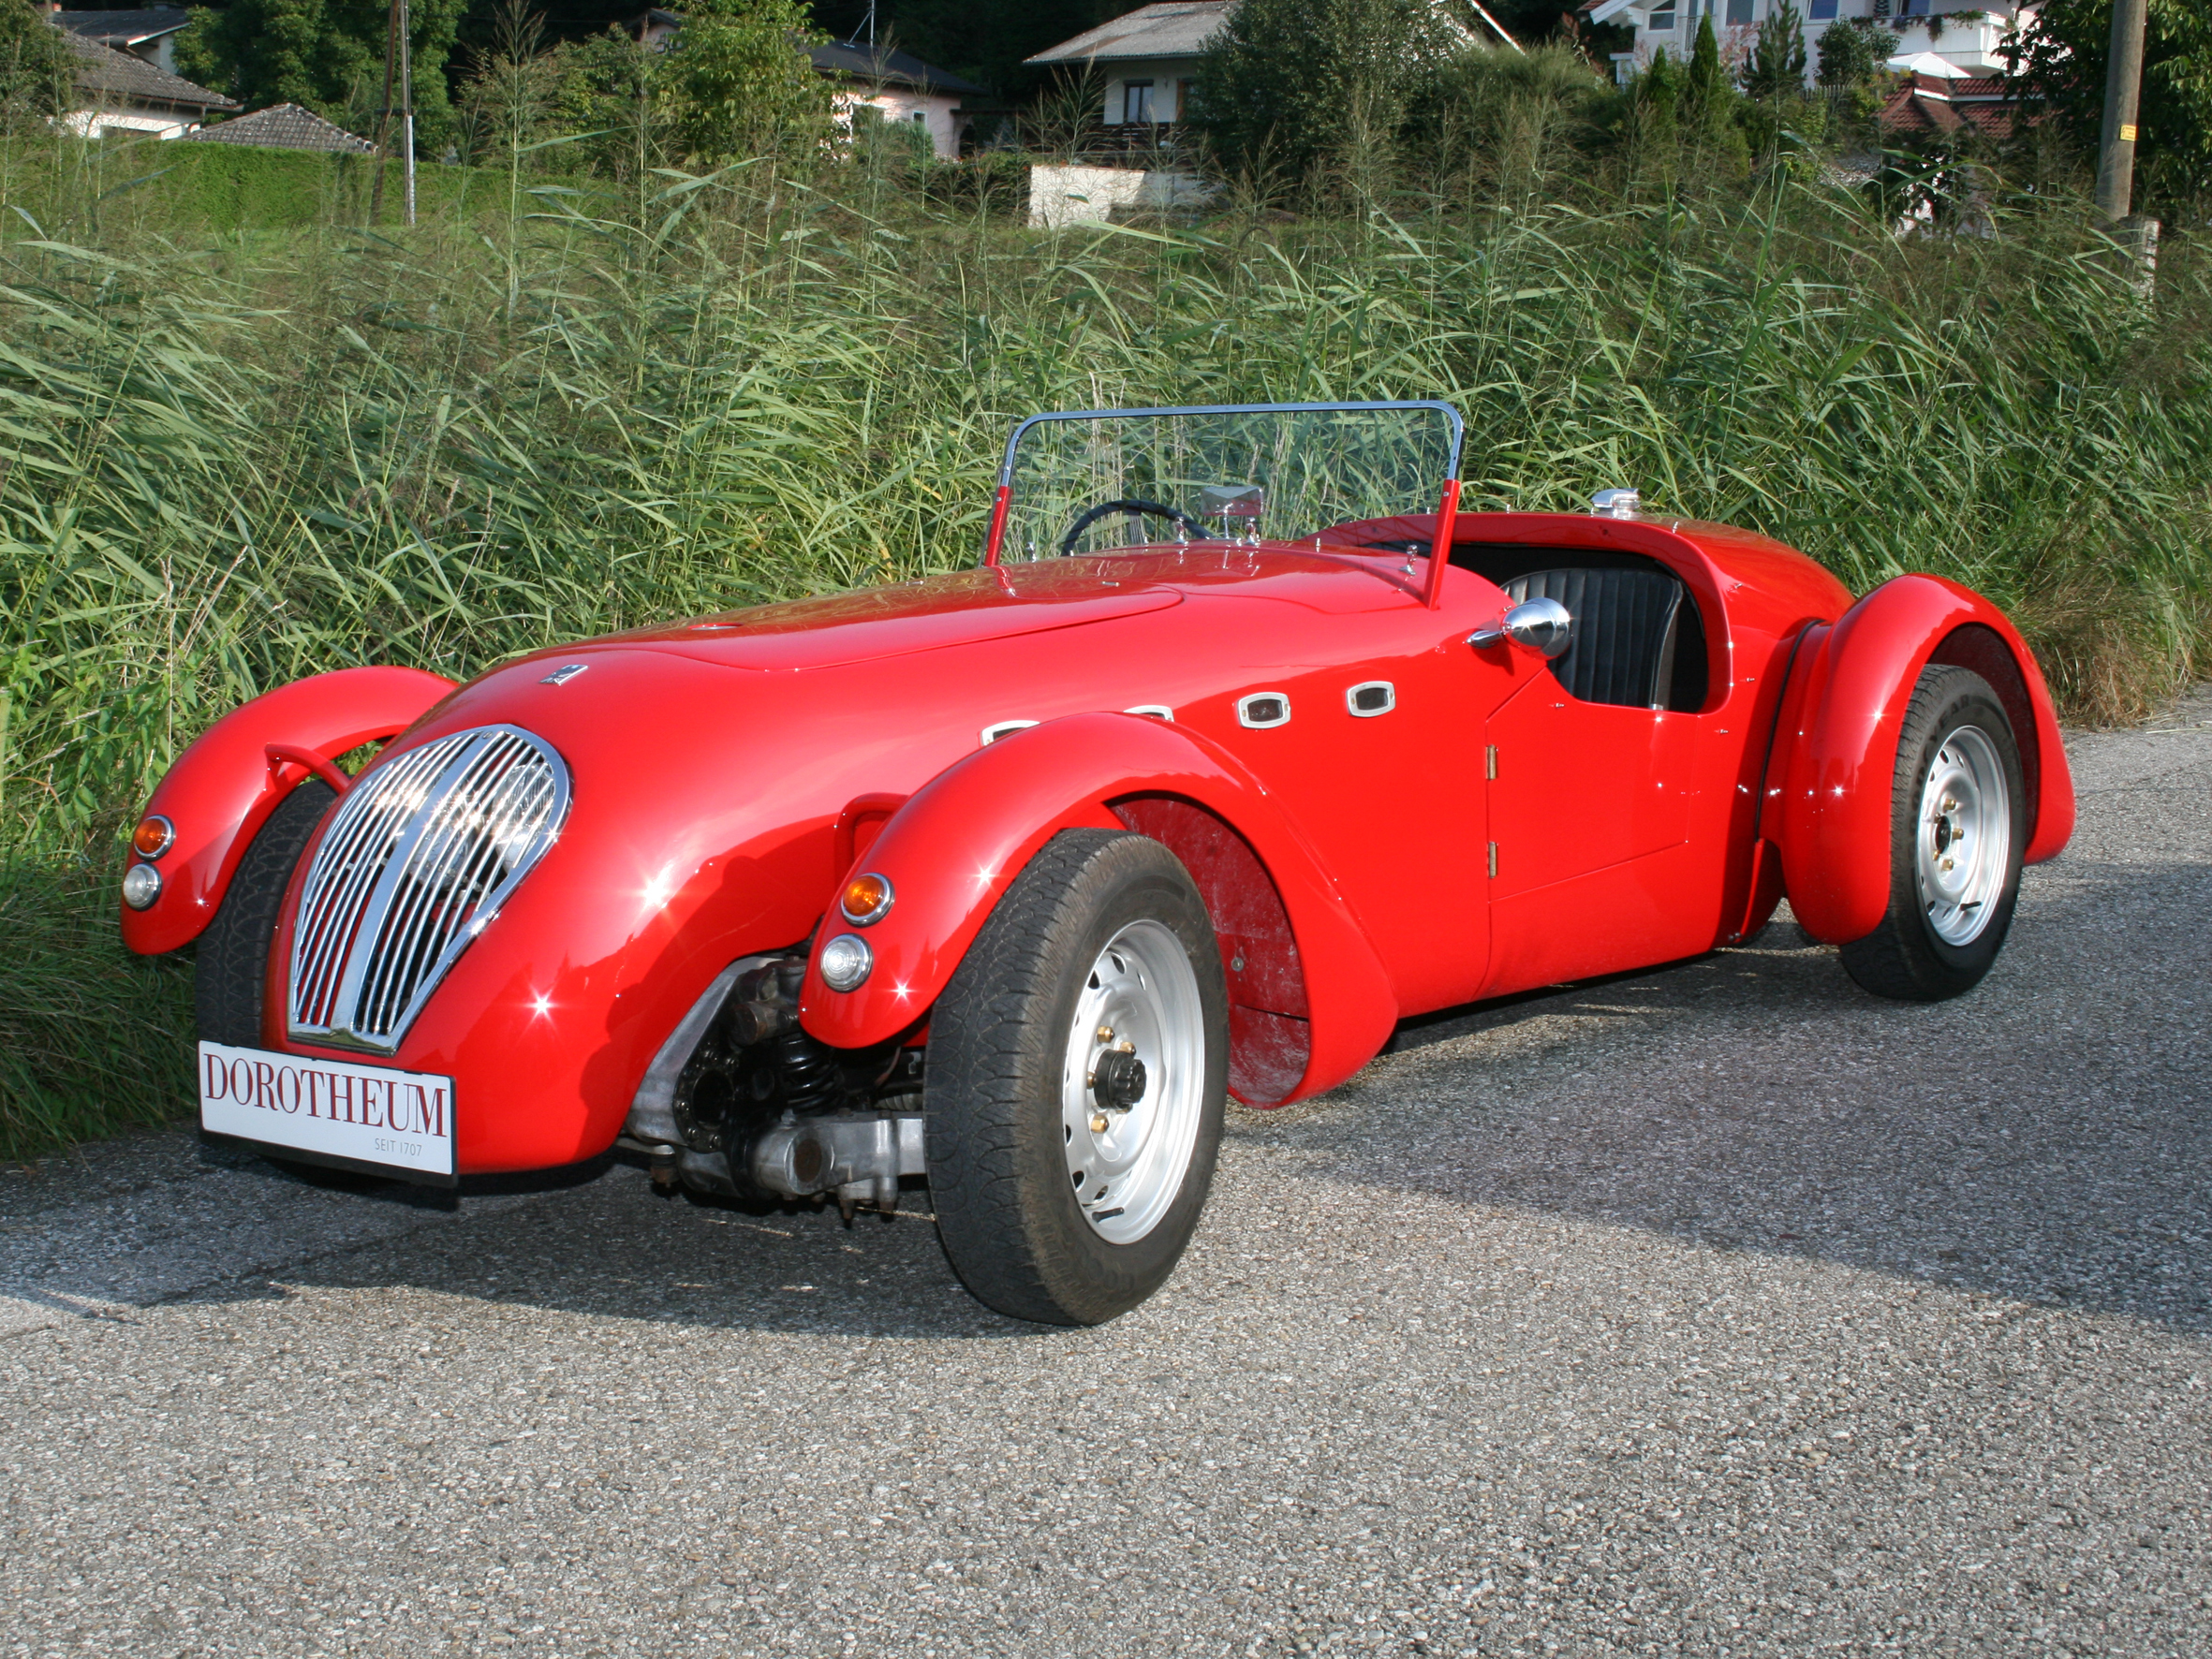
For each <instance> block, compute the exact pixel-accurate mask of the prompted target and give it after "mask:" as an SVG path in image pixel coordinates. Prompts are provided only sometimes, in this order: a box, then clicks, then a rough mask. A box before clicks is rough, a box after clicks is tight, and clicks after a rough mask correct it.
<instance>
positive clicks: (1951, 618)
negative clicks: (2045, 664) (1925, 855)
mask: <svg viewBox="0 0 2212 1659" xmlns="http://www.w3.org/2000/svg"><path fill="white" fill-rule="evenodd" d="M1808 654H1809V655H1810V657H1811V660H1810V661H1809V662H1807V663H1805V664H1803V665H1801V666H1800V668H1799V669H1798V673H1799V674H1800V675H1801V676H1802V677H1803V685H1802V689H1798V688H1795V687H1793V688H1792V695H1791V696H1790V697H1789V698H1788V699H1787V701H1786V702H1785V704H1784V710H1785V725H1784V727H1783V729H1782V730H1780V731H1779V732H1777V741H1776V752H1775V758H1774V762H1773V765H1772V767H1771V769H1770V771H1769V775H1770V777H1778V778H1780V779H1782V780H1783V783H1782V786H1781V787H1780V789H1779V790H1778V791H1777V792H1776V793H1775V794H1774V795H1773V796H1771V797H1770V799H1769V805H1768V812H1767V815H1766V818H1765V821H1764V822H1765V830H1766V834H1767V838H1768V839H1769V840H1771V841H1773V842H1775V843H1776V844H1777V845H1779V847H1780V848H1781V853H1782V878H1783V883H1784V887H1785V888H1786V890H1787V892H1788V894H1789V898H1790V907H1791V909H1792V910H1793V911H1794V912H1795V913H1796V915H1797V918H1798V920H1799V921H1801V922H1803V923H1804V924H1805V928H1806V932H1809V933H1811V934H1812V935H1813V937H1815V938H1816V939H1822V940H1826V941H1827V942H1828V943H1830V944H1844V943H1847V942H1848V941H1850V940H1852V939H1861V938H1864V937H1865V935H1866V934H1868V933H1870V932H1873V931H1874V930H1875V928H1876V927H1877V926H1879V925H1880V921H1881V918H1882V913H1883V912H1884V911H1885V910H1887V909H1888V908H1889V896H1890V822H1891V818H1890V813H1891V797H1892V793H1893V789H1894V785H1895V771H1896V764H1897V744H1898V741H1899V739H1900V735H1901V733H1902V731H1903V728H1904V724H1905V711H1906V709H1907V707H1908V706H1909V705H1910V702H1911V700H1912V689H1913V686H1914V685H1915V684H1916V683H1918V681H1919V679H1920V674H1921V670H1922V669H1924V668H1926V667H1927V666H1928V665H1929V664H1930V663H1953V664H1955V665H1957V666H1958V667H1961V668H1971V669H1973V670H1974V672H1976V673H1978V674H1980V675H1981V676H1982V677H1983V679H1984V680H1986V681H1988V682H1989V683H1990V685H1991V686H1992V688H1993V689H1995V691H1996V692H1997V694H1998V698H1999V699H2000V700H2001V701H2002V702H2003V703H2004V705H2005V712H2006V713H2007V714H2008V715H2009V716H2010V717H2011V719H2012V723H2013V735H2014V736H2015V738H2016V739H2017V740H2018V741H2019V744H2020V760H2021V766H2022V769H2023V771H2024V772H2025V774H2026V783H2027V794H2028V862H2029V863H2031V864H2033V863H2038V862H2040V861H2042V859H2048V858H2051V857H2053V856H2054V855H2055V854H2057V852H2058V850H2059V849H2060V848H2061V847H2063V846H2064V845H2065V844H2066V842H2067V838H2068V837H2069V836H2071V835H2072V833H2073V816H2074V802H2073V778H2072V772H2071V771H2069V770H2068V768H2067V764H2066V750H2065V746H2064V745H2063V743H2062V742H2061V741H2060V739H2059V736H2058V720H2057V713H2056V712H2054V710H2053V709H2052V706H2051V694H2050V689H2049V687H2048V686H2046V685H2045V684H2044V683H2043V677H2042V670H2041V669H2040V668H2037V667H2036V662H2035V656H2034V654H2033V653H2031V652H2029V650H2028V646H2027V643H2026V641H2024V640H2023V639H2021V638H2020V635H2019V632H2018V631H2017V630H2016V629H2015V628H2014V627H2013V624H2011V623H2010V622H2008V621H2007V620H2006V619H2005V617H2004V614H2003V613H2002V612H2001V611H1999V610H1998V608H1997V607H1996V606H1994V605H1992V604H1991V603H1990V602H1989V601H1988V600H1986V599H1984V598H1983V597H1982V596H1981V595H1979V594H1976V593H1973V592H1971V591H1970V590H1969V589H1967V588H1963V587H1961V586H1959V585H1958V584H1957V583H1956V582H1954V581H1947V580H1944V579H1942V578H1941V577H1936V576H1900V577H1897V578H1895V580H1890V581H1886V582H1884V583H1882V585H1881V586H1880V587H1879V588H1876V589H1875V590H1874V592H1872V593H1871V594H1868V595H1866V596H1865V598H1864V599H1861V600H1860V601H1859V602H1858V603H1857V604H1856V605H1854V606H1852V607H1851V609H1849V610H1848V611H1846V612H1844V614H1843V617H1842V619H1841V620H1840V621H1839V622H1837V623H1836V625H1835V626H1834V627H1833V628H1830V629H1828V630H1826V632H1825V635H1824V637H1823V638H1821V639H1820V640H1819V641H1818V643H1817V644H1815V645H1814V646H1813V647H1812V649H1811V651H1810V652H1809V653H1808ZM1792 716H1793V718H1792Z"/></svg>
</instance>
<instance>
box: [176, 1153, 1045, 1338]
mask: <svg viewBox="0 0 2212 1659" xmlns="http://www.w3.org/2000/svg"><path fill="white" fill-rule="evenodd" d="M212 1155H213V1156H214V1157H216V1158H219V1159H221V1160H222V1161H223V1162H224V1163H225V1164H226V1165H227V1166H228V1167H230V1168H231V1169H232V1170H233V1172H234V1173H236V1174H239V1175H242V1176H245V1177H247V1178H249V1179H258V1180H260V1181H266V1182H270V1183H272V1190H273V1191H275V1190H280V1189H281V1188H282V1187H284V1186H286V1185H288V1184H290V1183H296V1182H299V1180H300V1177H299V1175H298V1174H297V1173H296V1172H295V1171H293V1170H290V1169H288V1168H285V1167H280V1166H276V1165H273V1164H270V1163H267V1162H264V1161H262V1160H259V1159H258V1158H254V1157H253V1156H252V1155H251V1154H241V1153H238V1152H234V1151H233V1149H229V1148H219V1149H213V1152H212ZM909 1187H910V1190H909V1191H907V1193H906V1194H905V1195H904V1200H905V1201H904V1204H903V1207H902V1209H901V1211H900V1212H899V1213H898V1214H897V1215H895V1216H890V1217H887V1216H884V1215H881V1214H878V1213H876V1212H874V1211H860V1212H858V1213H856V1214H855V1215H854V1216H853V1217H852V1218H851V1220H850V1221H849V1223H848V1222H847V1221H846V1220H845V1219H844V1218H843V1217H841V1216H840V1215H839V1213H838V1211H837V1209H836V1207H835V1206H834V1205H833V1204H830V1205H823V1206H811V1205H789V1206H782V1207H768V1206H746V1205H739V1204H730V1203H725V1202H722V1201H720V1200H716V1199H711V1198H710V1199H701V1198H695V1197H691V1196H689V1195H686V1194H681V1193H667V1192H663V1191H661V1190H659V1189H657V1188H656V1187H655V1186H654V1185H653V1183H652V1182H651V1181H650V1179H649V1178H648V1177H647V1175H646V1174H645V1172H644V1170H643V1169H642V1168H641V1167H636V1166H634V1165H630V1164H626V1163H622V1162H617V1161H616V1160H614V1159H612V1158H600V1159H597V1160H594V1161H593V1162H591V1163H589V1164H582V1165H572V1166H569V1167H567V1168H565V1169H560V1170H549V1171H540V1172H537V1173H534V1174H531V1175H527V1176H499V1177H475V1178H471V1179H469V1180H468V1181H466V1182H464V1184H463V1190H462V1192H461V1193H460V1195H459V1196H458V1199H457V1200H456V1198H455V1197H454V1196H452V1195H450V1194H447V1193H443V1192H439V1191H436V1190H435V1189H430V1188H422V1187H410V1186H406V1185H404V1184H402V1183H398V1182H380V1183H379V1182H357V1183H352V1184H351V1185H350V1188H349V1189H348V1190H345V1191H344V1192H343V1194H342V1201H347V1202H354V1203H361V1204H369V1205H377V1206H392V1207H398V1208H403V1209H410V1210H420V1211H431V1212H441V1211H452V1212H453V1213H451V1215H450V1219H448V1218H446V1217H445V1216H443V1215H441V1216H439V1218H438V1219H439V1223H440V1225H430V1226H420V1227H417V1228H414V1229H413V1230H410V1231H407V1232H406V1233H405V1234H404V1235H403V1236H402V1237H401V1238H399V1239H395V1240H393V1241H391V1242H388V1243H385V1244H380V1245H378V1246H377V1247H376V1248H374V1249H360V1248H352V1247H348V1248H345V1249H341V1250H337V1251H333V1252H332V1253H330V1254H328V1255H323V1256H320V1257H317V1258H314V1259H310V1260H306V1261H302V1262H297V1263H294V1264H289V1265H288V1266H286V1267H284V1268H282V1269H280V1270H274V1271H272V1272H270V1273H267V1274H259V1275H253V1276H249V1277H246V1278H243V1279H237V1280H233V1281H230V1282H229V1283H227V1284H224V1285H212V1286H209V1287H208V1288H206V1289H203V1290H200V1291H199V1292H197V1293H196V1297H197V1299H202V1300H218V1301H238V1300H259V1299H278V1298H282V1297H284V1296H286V1295H288V1294H289V1293H290V1292H291V1291H292V1290H293V1289H296V1288H306V1287H313V1288H317V1289H325V1290H388V1289H402V1288H404V1289H413V1290H417V1291H420V1292H423V1293H426V1294H428V1295H432V1296H450V1297H457V1298H463V1299H469V1300H472V1301H481V1302H489V1303H494V1304H496V1303H502V1302H507V1303H515V1304H520V1305H525V1306H530V1307H536V1308H544V1309H555V1310H558V1311H560V1312H563V1313H567V1314H578V1315H582V1316H583V1317H585V1318H606V1319H620V1320H633V1321H634V1320H642V1321H646V1322H650V1323H655V1324H672V1325H679V1326H690V1327H700V1328H708V1329H754V1330H763V1331H772V1332H789V1333H794V1334H798V1333H807V1334H838V1335H865V1336H880V1337H892V1338H901V1337H904V1338H916V1339H928V1338H947V1337H955V1338H973V1337H1008V1336H1021V1335H1034V1334H1037V1333H1038V1332H1039V1330H1040V1328H1039V1327H1037V1326H1033V1325H1028V1324H1025V1323H1024V1322H1022V1321H1019V1320H1012V1319H1005V1318H1001V1317H1000V1316H998V1315H997V1314H993V1313H992V1312H990V1310H988V1309H986V1308H984V1307H983V1306H982V1305H981V1304H980V1303H978V1302H977V1301H975V1300H974V1299H972V1298H970V1297H969V1296H968V1295H967V1293H966V1291H965V1290H963V1289H962V1288H961V1285H960V1284H959V1281H958V1280H957V1279H955V1278H954V1277H953V1275H952V1271H951V1268H950V1266H949V1265H948V1264H947V1262H946V1260H945V1255H944V1252H943V1250H942V1249H941V1248H940V1247H939V1246H938V1243H937V1237H936V1226H935V1224H934V1222H933V1221H932V1219H931V1217H930V1214H929V1211H928V1195H927V1192H926V1190H925V1189H923V1188H922V1187H921V1185H920V1184H919V1183H918V1182H917V1183H909ZM529 1197H536V1198H537V1199H538V1201H537V1202H523V1203H516V1202H508V1203H499V1202H497V1201H496V1200H500V1199H509V1200H514V1199H521V1198H529ZM486 1200H493V1202H486ZM426 1219H428V1218H427V1217H426Z"/></svg>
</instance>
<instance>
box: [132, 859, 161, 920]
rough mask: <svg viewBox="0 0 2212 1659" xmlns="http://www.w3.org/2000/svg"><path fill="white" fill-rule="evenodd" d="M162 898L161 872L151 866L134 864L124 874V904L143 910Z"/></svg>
mask: <svg viewBox="0 0 2212 1659" xmlns="http://www.w3.org/2000/svg"><path fill="white" fill-rule="evenodd" d="M160 897H161V872H160V871H158V870H156V869H155V868H154V866H153V865H151V864H133V865H132V866H131V867H130V868H129V869H128V870H125V872H124V873H123V902H124V903H125V904H127V905H129V906H130V907H131V908H132V909H133V910H143V909H145V908H146V906H147V905H149V904H151V903H154V901H155V900H156V899H158V898H160Z"/></svg>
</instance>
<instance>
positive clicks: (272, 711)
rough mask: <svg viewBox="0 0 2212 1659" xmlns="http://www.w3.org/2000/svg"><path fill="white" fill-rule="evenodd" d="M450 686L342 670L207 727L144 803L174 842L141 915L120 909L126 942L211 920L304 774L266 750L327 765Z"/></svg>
mask: <svg viewBox="0 0 2212 1659" xmlns="http://www.w3.org/2000/svg"><path fill="white" fill-rule="evenodd" d="M452 689H453V683H452V682H451V681H450V680H446V679H442V678H441V677H439V676H438V675H436V674H426V673H424V672H422V671H421V670H420V669H418V668H341V669H339V670H338V671H337V672H336V673H332V674H317V675H314V676H312V677H311V678H309V679H305V680H295V681H294V682H292V683H291V684H289V685H283V686H279V687H278V688H277V689H276V690H274V691H272V692H268V693H266V694H264V695H263V696H260V697H256V698H254V700H253V701H252V702H250V703H246V704H243V705H242V706H241V707H239V708H236V709H233V710H232V711H231V712H229V713H228V714H226V715H224V716H223V718H222V719H220V720H218V721H216V722H215V723H214V725H213V726H211V727H208V729H207V731H206V732H205V733H204V734H203V735H202V736H201V737H200V739H199V741H198V742H196V743H194V744H193V745H192V746H191V747H190V748H189V749H186V750H185V751H184V754H183V755H181V756H178V757H177V762H176V764H175V765H174V766H172V767H170V769H169V775H168V776H167V777H165V778H163V779H162V780H161V783H160V785H159V786H158V787H156V788H155V791H154V799H153V800H150V801H148V802H147V803H146V811H147V812H149V813H159V814H160V815H162V816H163V817H165V818H167V819H169V821H170V823H172V824H174V825H175V826H176V830H177V838H176V841H175V843H174V844H172V845H171V846H170V849H169V851H168V852H166V853H164V854H163V855H162V857H161V859H160V865H159V868H160V870H161V878H162V888H161V896H160V897H159V898H158V899H156V900H155V901H154V903H153V904H152V905H151V906H150V907H149V908H147V909H145V910H132V909H129V908H127V907H126V908H125V910H124V912H123V942H124V943H125V945H127V946H129V947H131V949H133V950H136V951H139V952H140V953H142V954H146V955H152V954H154V953H155V952H157V951H163V950H175V949H177V948H178V947H181V946H184V945H188V944H190V943H191V942H192V941H193V940H194V939H196V938H198V937H199V934H200V932H201V930H202V929H204V928H205V927H206V926H207V924H208V923H209V922H210V921H212V920H213V919H214V914H215V908H216V906H217V905H219V904H221V903H222V902H223V894H224V891H225V890H226V889H227V888H229V885H230V877H231V874H233V873H234V872H235V871H236V870H237V868H238V861H239V859H242V858H243V857H244V856H245V849H246V847H247V845H248V844H250V843H251V842H252V841H253V839H254V833H255V831H257V830H258V829H260V827H261V824H262V821H263V820H264V819H266V818H267V817H268V816H269V815H270V814H271V813H272V812H273V811H275V810H276V804H277V802H278V801H280V800H283V799H284V798H285V797H286V796H287V795H288V794H290V793H291V791H292V790H293V789H294V788H296V787H297V786H298V785H300V784H301V783H302V781H304V780H305V779H306V777H307V776H308V773H309V768H308V767H307V766H305V765H303V764H299V763H295V762H290V761H282V760H278V761H273V760H272V759H271V756H270V754H269V746H270V745H271V744H277V745H279V746H280V747H283V748H289V749H294V750H298V751H301V752H302V754H304V755H310V756H320V757H321V758H322V759H323V760H324V761H325V762H326V763H327V762H330V761H333V760H335V759H336V758H337V757H338V756H341V755H343V754H345V753H346V752H347V750H349V749H357V748H359V747H360V746H361V744H363V743H370V742H375V741H377V740H378V739H381V738H388V737H391V735H392V734H393V733H395V732H399V731H404V730H406V727H409V726H412V725H413V724H414V723H415V721H416V720H417V719H418V718H419V717H420V715H421V714H422V712H423V711H424V710H426V709H428V708H429V707H430V706H431V705H432V704H433V703H435V702H436V701H437V700H438V698H440V697H444V696H445V695H446V693H448V692H450V691H451V690H452Z"/></svg>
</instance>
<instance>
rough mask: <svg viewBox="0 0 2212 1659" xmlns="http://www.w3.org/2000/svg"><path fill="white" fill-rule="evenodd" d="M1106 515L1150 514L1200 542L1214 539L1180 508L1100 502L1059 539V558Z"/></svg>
mask: <svg viewBox="0 0 2212 1659" xmlns="http://www.w3.org/2000/svg"><path fill="white" fill-rule="evenodd" d="M1108 513H1150V514H1152V515H1153V516H1155V517H1156V518H1161V519H1172V520H1173V521H1175V522H1176V523H1178V524H1181V525H1182V526H1184V527H1185V528H1186V529H1187V530H1189V531H1191V532H1192V533H1193V534H1194V535H1196V536H1197V537H1198V539H1199V540H1201V541H1210V540H1213V539H1215V538H1214V537H1213V536H1212V535H1211V533H1209V532H1208V531H1207V529H1206V527H1205V526H1204V525H1203V524H1202V523H1200V522H1199V521H1197V520H1196V519H1194V518H1192V517H1191V516H1190V515H1189V514H1188V513H1187V512H1185V511H1184V510H1183V509H1182V508H1181V507H1162V506H1161V505H1160V504H1159V503H1158V502H1157V501H1101V502H1100V503H1099V505H1098V506H1097V507H1086V508H1085V509H1084V511H1083V512H1082V513H1080V514H1078V515H1077V516H1076V520H1075V522H1074V523H1072V524H1070V525H1069V527H1068V534H1067V535H1066V536H1062V537H1061V538H1060V557H1061V558H1063V559H1065V558H1066V557H1068V555H1069V554H1070V553H1072V552H1073V551H1075V539H1076V537H1077V536H1081V535H1082V534H1083V533H1084V531H1085V530H1088V529H1089V528H1090V527H1091V526H1092V525H1093V524H1096V523H1097V522H1098V521H1099V520H1100V519H1103V518H1104V517H1105V516H1106V515H1107V514H1108Z"/></svg>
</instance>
